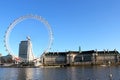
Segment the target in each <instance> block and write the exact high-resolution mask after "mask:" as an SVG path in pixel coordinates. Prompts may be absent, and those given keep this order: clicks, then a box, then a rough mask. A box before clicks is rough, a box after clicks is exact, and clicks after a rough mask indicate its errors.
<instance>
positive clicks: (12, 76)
mask: <svg viewBox="0 0 120 80" xmlns="http://www.w3.org/2000/svg"><path fill="white" fill-rule="evenodd" d="M110 73H111V74H112V79H110V77H109V74H110ZM0 80H120V66H111V67H108V66H107V67H105V66H84V67H83V66H81V67H63V68H60V67H56V68H55V67H52V68H50V67H49V68H0Z"/></svg>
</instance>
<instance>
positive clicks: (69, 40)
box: [0, 0, 120, 56]
mask: <svg viewBox="0 0 120 80" xmlns="http://www.w3.org/2000/svg"><path fill="white" fill-rule="evenodd" d="M119 4H120V1H119V0H50V1H48V0H29V1H26V0H12V1H11V0H1V2H0V12H1V13H0V53H2V55H7V52H6V51H5V48H4V43H3V38H4V34H5V31H6V30H7V28H8V26H9V25H10V23H12V22H13V21H14V20H15V19H17V18H19V17H21V16H24V15H27V14H33V15H38V16H42V17H43V18H45V19H46V20H47V21H48V22H49V24H50V25H51V28H52V30H53V34H54V35H53V37H54V41H53V45H52V46H51V50H50V51H69V50H79V46H81V50H92V49H94V50H95V49H98V50H103V49H106V50H107V49H109V50H114V49H117V50H118V51H120V43H119V42H120V36H119V34H120V5H119ZM27 36H30V37H31V41H32V44H33V51H34V53H35V55H36V56H40V55H41V54H42V52H43V51H44V49H45V48H46V46H47V44H48V37H49V36H48V32H47V29H46V28H45V26H44V25H43V24H42V23H41V22H39V21H37V20H33V19H28V20H25V21H22V22H21V23H19V24H17V25H16V26H15V28H14V29H13V30H12V31H11V34H10V38H9V42H10V47H11V49H12V50H13V52H14V54H15V55H18V48H19V43H20V41H22V40H26V37H27Z"/></svg>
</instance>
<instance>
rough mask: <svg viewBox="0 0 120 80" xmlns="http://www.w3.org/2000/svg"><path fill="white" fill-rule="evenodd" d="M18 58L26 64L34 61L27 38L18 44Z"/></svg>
mask: <svg viewBox="0 0 120 80" xmlns="http://www.w3.org/2000/svg"><path fill="white" fill-rule="evenodd" d="M19 57H20V58H21V59H22V60H24V61H26V62H30V61H32V60H33V59H34V55H33V51H32V43H31V40H30V37H29V36H28V37H27V40H25V41H21V42H20V44H19Z"/></svg>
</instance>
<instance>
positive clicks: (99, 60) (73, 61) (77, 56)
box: [42, 49, 120, 66]
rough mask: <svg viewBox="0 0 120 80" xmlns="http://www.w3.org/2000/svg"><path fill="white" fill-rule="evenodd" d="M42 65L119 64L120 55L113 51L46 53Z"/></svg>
mask: <svg viewBox="0 0 120 80" xmlns="http://www.w3.org/2000/svg"><path fill="white" fill-rule="evenodd" d="M42 63H43V65H45V66H49V65H53V66H54V65H71V66H78V65H103V64H106V65H108V64H119V63H120V54H119V52H118V51H117V50H116V49H115V50H113V51H109V50H103V51H97V50H89V51H68V52H48V53H45V54H44V56H43V57H42Z"/></svg>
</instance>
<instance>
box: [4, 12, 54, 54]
mask: <svg viewBox="0 0 120 80" xmlns="http://www.w3.org/2000/svg"><path fill="white" fill-rule="evenodd" d="M26 19H36V20H38V21H39V22H41V23H43V24H44V25H45V27H46V28H47V30H48V34H49V38H48V39H49V40H48V45H47V48H45V49H44V52H43V53H47V52H48V51H49V49H50V48H51V45H52V43H53V32H52V29H51V26H50V24H49V23H48V21H46V20H45V19H44V18H43V17H41V16H38V15H32V14H31V15H25V16H21V17H19V18H17V19H15V20H14V21H13V22H12V23H11V24H10V25H9V27H8V28H7V30H6V32H5V35H4V47H5V49H6V51H7V53H8V54H10V55H13V56H14V53H13V52H12V49H11V48H10V44H9V37H10V33H11V31H12V29H13V28H14V27H15V26H16V25H17V24H18V23H20V22H22V21H24V20H26Z"/></svg>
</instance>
